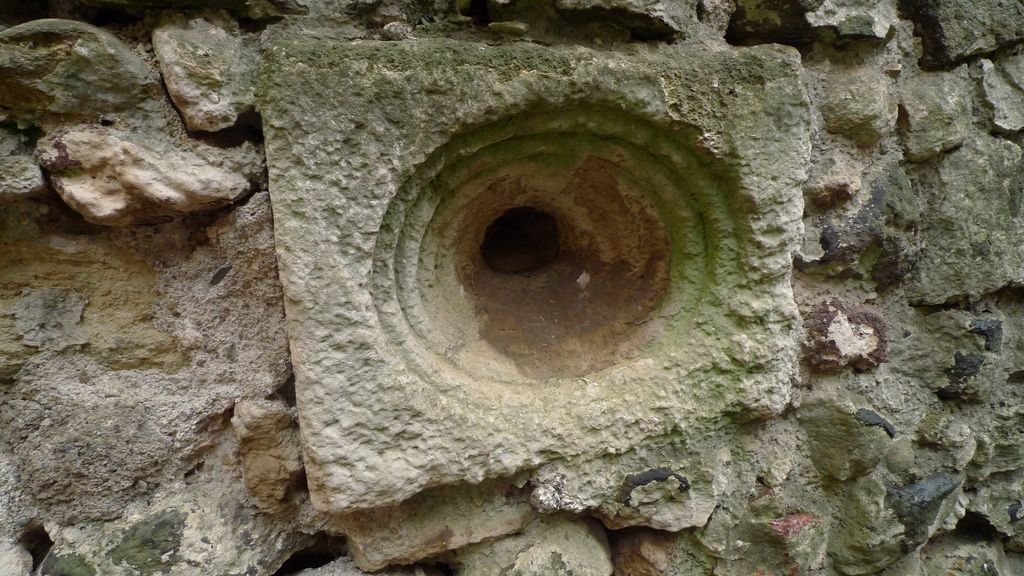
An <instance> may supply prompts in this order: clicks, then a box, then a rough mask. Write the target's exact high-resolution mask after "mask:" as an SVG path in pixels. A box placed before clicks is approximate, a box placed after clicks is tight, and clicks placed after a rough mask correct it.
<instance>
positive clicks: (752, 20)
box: [729, 0, 898, 45]
mask: <svg viewBox="0 0 1024 576" xmlns="http://www.w3.org/2000/svg"><path fill="white" fill-rule="evenodd" d="M736 8H737V9H736V14H735V15H734V17H733V18H732V21H731V22H730V24H729V36H730V38H731V39H732V40H733V41H739V42H740V43H744V44H746V43H751V44H757V43H763V42H781V43H784V44H795V45H801V44H809V43H810V42H811V41H813V40H814V39H815V38H816V37H818V36H824V37H829V36H831V37H834V38H877V39H882V38H886V37H887V36H888V35H889V31H890V29H891V28H892V27H893V25H895V24H896V22H897V21H898V17H897V14H896V0H737V2H736ZM826 31H827V32H826ZM822 32H826V34H821V33H822Z"/></svg>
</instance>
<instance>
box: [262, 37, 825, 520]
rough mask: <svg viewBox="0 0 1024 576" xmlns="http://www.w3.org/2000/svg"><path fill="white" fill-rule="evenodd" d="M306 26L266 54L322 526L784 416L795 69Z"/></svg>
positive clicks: (667, 54) (804, 129)
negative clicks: (730, 418) (565, 461)
mask: <svg viewBox="0 0 1024 576" xmlns="http://www.w3.org/2000/svg"><path fill="white" fill-rule="evenodd" d="M316 25H317V24H316V22H309V21H304V20H294V21H292V23H291V26H293V27H295V28H293V29H291V30H288V29H282V30H280V31H278V32H277V33H275V34H274V35H271V36H269V37H268V38H267V39H266V42H267V46H266V50H265V58H264V61H263V62H264V64H263V85H264V86H265V90H264V91H263V94H262V95H261V97H260V98H261V102H260V112H261V114H262V115H263V118H264V120H265V133H266V137H267V153H268V163H269V167H270V174H271V180H272V181H273V183H274V185H273V186H272V187H271V194H272V199H273V202H274V218H275V235H276V239H277V242H278V254H279V259H280V263H281V271H282V280H283V283H284V289H285V293H286V302H287V306H288V319H289V327H290V339H291V344H292V357H293V360H294V367H295V374H296V388H297V393H298V406H299V419H300V422H301V430H302V436H303V445H304V449H305V456H306V467H307V472H308V477H309V485H310V489H311V494H312V499H313V503H314V505H315V506H316V507H317V508H319V509H321V510H324V511H332V512H345V511H351V510H354V509H362V508H371V507H377V506H380V505H383V504H388V503H394V502H398V501H401V500H404V499H406V498H409V497H410V496H412V495H413V494H415V493H417V492H419V491H421V490H423V489H424V488H427V487H430V486H435V485H440V484H449V483H451V484H454V483H462V482H467V481H468V482H475V481H479V480H480V479H482V478H487V477H508V476H511V475H513V474H515V473H516V472H518V471H522V470H527V469H532V468H536V467H537V466H539V465H541V464H544V463H546V462H551V461H556V460H559V459H561V458H575V457H583V458H587V457H589V458H594V457H597V456H599V455H606V454H614V453H624V452H626V451H628V450H630V449H631V448H634V447H636V446H642V445H643V444H644V442H645V440H646V439H648V438H654V437H658V436H663V435H665V434H669V433H671V432H672V431H679V430H691V429H694V430H696V429H699V428H700V427H701V426H704V424H700V423H701V422H705V423H706V422H712V421H716V420H717V419H718V418H720V417H721V414H722V413H724V412H729V413H730V414H737V413H739V414H743V417H752V418H756V417H759V416H765V415H770V414H777V413H779V412H780V411H781V410H782V409H783V407H784V406H785V405H786V403H787V402H788V399H789V390H790V388H789V387H790V385H791V382H792V379H793V377H794V375H795V369H796V355H797V345H796V342H795V341H794V339H793V336H792V334H793V329H794V327H795V324H794V320H795V318H796V309H795V305H794V303H793V300H792V295H791V288H790V284H789V280H788V278H789V273H790V269H791V262H792V250H793V249H794V247H795V245H796V241H797V237H798V230H799V228H800V216H801V212H802V206H801V205H802V198H801V194H800V185H801V183H802V181H803V180H804V178H805V174H804V167H805V164H806V158H807V154H808V147H809V146H808V143H809V140H808V130H809V127H808V120H807V118H808V111H807V108H806V96H805V95H804V93H803V88H802V85H801V82H800V80H799V74H798V70H799V58H798V54H797V53H796V52H795V51H793V50H791V49H787V48H783V47H759V48H753V49H734V48H730V47H725V46H722V47H721V49H715V50H707V49H706V48H704V47H695V46H684V45H652V46H649V47H647V48H648V49H647V50H645V51H644V52H643V55H642V57H640V56H634V55H632V54H631V53H628V52H622V53H612V52H607V51H606V52H596V51H592V50H589V49H585V48H580V47H573V48H559V47H545V46H539V45H537V44H532V43H525V42H524V43H509V44H504V45H499V46H487V45H484V44H478V43H473V42H464V41H457V40H446V39H434V38H420V39H418V40H415V41H404V42H380V43H365V42H345V41H343V40H341V39H336V40H330V39H326V40H325V38H329V37H330V35H329V34H318V33H317V31H316V29H315V26H316ZM314 38H315V39H314ZM367 62H374V63H375V64H374V65H373V66H367ZM723 87H735V95H736V96H735V97H731V98H729V99H723V98H722V97H721V94H722V93H723V89H724V88H723ZM297 93H298V94H303V97H302V98H299V99H297V98H295V94H297ZM485 198H486V201H485V200H484V199H485ZM697 198H699V201H696V200H694V199H697ZM612 206H614V209H611V208H610V207H612ZM739 206H743V208H742V209H738V208H736V207H739ZM698 222H700V223H702V224H701V225H697V223H698ZM710 229H713V230H714V232H713V233H712V232H711V231H710ZM705 230H707V231H706V232H705ZM517 231H518V232H517ZM710 270H715V272H714V273H713V275H711V276H708V275H707V272H708V271H710ZM712 278H713V279H712ZM626 303H628V305H627V304H626Z"/></svg>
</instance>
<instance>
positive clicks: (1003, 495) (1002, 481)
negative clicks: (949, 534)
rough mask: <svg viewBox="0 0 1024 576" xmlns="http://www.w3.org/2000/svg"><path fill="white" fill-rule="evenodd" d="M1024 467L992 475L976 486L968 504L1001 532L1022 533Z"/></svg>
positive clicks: (972, 510)
mask: <svg viewBox="0 0 1024 576" xmlns="http://www.w3.org/2000/svg"><path fill="white" fill-rule="evenodd" d="M1022 489H1024V469H1021V470H1017V471H1014V472H1010V473H1005V474H999V475H997V476H991V477H989V478H988V480H987V482H985V483H984V484H983V485H981V486H980V487H979V488H978V489H977V493H976V494H974V495H973V496H971V501H970V503H968V505H967V510H968V511H969V512H976V513H978V514H980V515H982V516H984V517H985V518H986V519H988V522H989V524H991V525H992V527H993V528H995V529H996V530H998V531H999V533H1000V534H1003V535H1005V536H1010V537H1020V536H1021V535H1024V494H1022Z"/></svg>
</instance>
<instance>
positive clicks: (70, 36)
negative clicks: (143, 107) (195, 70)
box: [0, 19, 159, 123]
mask: <svg viewBox="0 0 1024 576" xmlns="http://www.w3.org/2000/svg"><path fill="white" fill-rule="evenodd" d="M158 92H159V83H158V80H157V75H156V74H155V73H154V72H153V71H152V70H151V69H150V68H149V66H148V65H147V64H146V63H145V62H144V61H143V59H142V57H141V56H140V55H139V54H137V53H135V52H134V51H133V50H132V49H131V48H129V47H128V46H127V45H125V44H124V43H123V42H121V40H119V39H118V38H116V37H115V36H114V35H113V34H111V33H110V32H107V31H105V30H101V29H100V28H96V27H95V26H90V25H89V24H85V23H83V22H76V21H72V20H56V19H44V20H35V21H32V22H28V23H26V24H22V25H20V26H15V27H13V28H8V29H7V30H3V31H0V114H6V115H9V116H11V117H13V119H15V120H17V121H19V122H21V123H36V122H39V121H41V120H45V119H47V118H50V117H82V118H93V117H96V116H98V115H101V114H104V113H111V112H119V111H123V110H126V109H128V108H131V107H133V106H135V105H136V104H138V103H139V102H141V101H142V100H144V99H146V98H147V97H150V96H155V95H156V94H158Z"/></svg>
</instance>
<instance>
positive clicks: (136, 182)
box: [37, 126, 262, 226]
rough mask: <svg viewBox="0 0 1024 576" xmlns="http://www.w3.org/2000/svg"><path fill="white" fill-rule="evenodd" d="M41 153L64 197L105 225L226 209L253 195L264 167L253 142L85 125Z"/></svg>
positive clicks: (60, 134) (56, 135)
mask: <svg viewBox="0 0 1024 576" xmlns="http://www.w3.org/2000/svg"><path fill="white" fill-rule="evenodd" d="M37 153H38V155H39V161H40V163H41V164H42V166H43V167H44V168H46V169H47V170H48V171H50V175H51V182H52V183H53V186H54V188H55V189H56V190H57V193H58V194H60V196H61V198H63V199H64V201H65V202H66V203H67V204H68V205H69V206H71V208H73V209H74V210H75V211H77V212H79V213H80V214H82V216H83V217H84V218H85V219H86V220H88V221H89V222H93V223H95V224H104V225H107V226H129V225H132V224H137V223H140V222H146V221H150V222H152V221H158V220H161V219H163V218H164V217H166V216H169V215H172V214H179V213H185V212H195V211H200V210H211V209H213V208H219V207H222V206H225V205H227V204H230V203H231V202H233V201H234V200H237V199H238V198H240V197H242V196H243V195H245V194H246V193H248V192H251V191H252V185H251V182H252V181H253V180H255V179H257V178H258V177H259V172H260V168H261V166H262V162H261V159H260V157H259V155H258V153H257V151H256V149H255V147H254V146H253V145H252V144H251V143H245V144H243V145H242V146H239V147H236V148H214V147H212V146H204V145H199V144H197V145H195V146H192V147H189V148H185V147H179V146H178V145H177V144H176V143H175V142H173V141H171V140H170V139H169V138H168V137H167V136H164V135H162V134H159V133H147V132H124V131H120V130H118V129H115V128H101V127H86V126H80V127H73V128H68V129H62V130H59V131H56V132H53V133H51V134H48V135H47V136H46V137H45V138H44V139H42V140H40V142H39V144H38V150H37Z"/></svg>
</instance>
